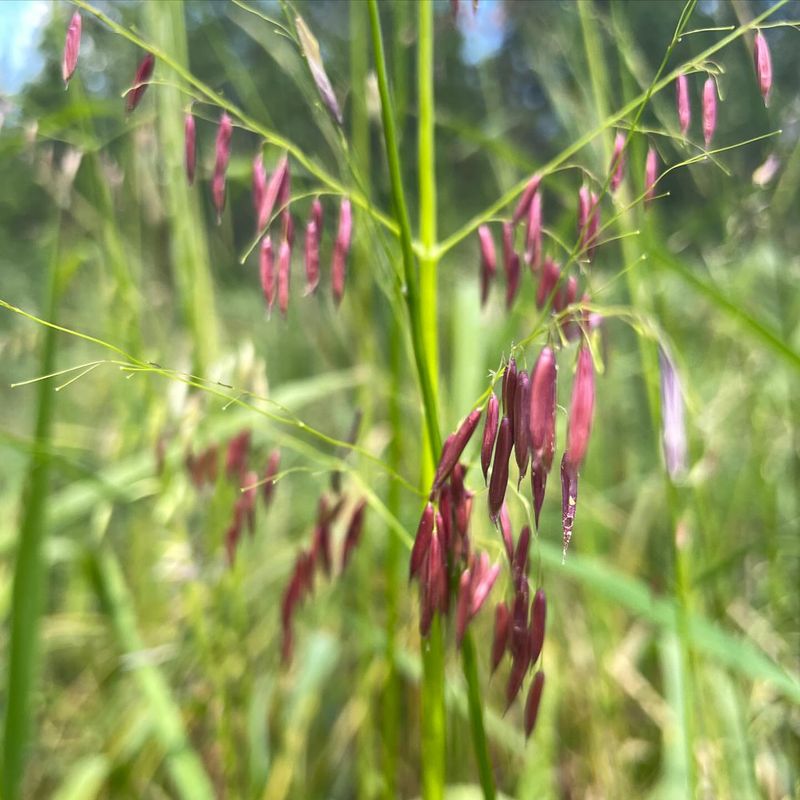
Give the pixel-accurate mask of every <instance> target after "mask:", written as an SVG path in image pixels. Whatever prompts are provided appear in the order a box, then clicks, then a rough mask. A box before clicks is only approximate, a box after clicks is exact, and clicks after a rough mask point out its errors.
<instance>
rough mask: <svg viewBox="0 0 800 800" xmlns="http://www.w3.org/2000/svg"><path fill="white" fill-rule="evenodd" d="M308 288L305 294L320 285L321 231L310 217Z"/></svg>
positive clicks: (307, 263) (307, 257)
mask: <svg viewBox="0 0 800 800" xmlns="http://www.w3.org/2000/svg"><path fill="white" fill-rule="evenodd" d="M305 262H306V290H305V294H306V295H309V294H313V293H314V292H315V291H316V290H317V286H318V285H319V231H318V230H317V223H316V222H315V221H314V220H313V219H310V220H309V221H308V224H307V225H306V252H305Z"/></svg>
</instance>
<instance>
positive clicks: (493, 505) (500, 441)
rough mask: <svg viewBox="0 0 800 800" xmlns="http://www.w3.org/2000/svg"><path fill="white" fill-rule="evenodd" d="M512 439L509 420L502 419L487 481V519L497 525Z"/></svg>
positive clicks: (505, 484) (504, 492)
mask: <svg viewBox="0 0 800 800" xmlns="http://www.w3.org/2000/svg"><path fill="white" fill-rule="evenodd" d="M512 444H513V437H512V432H511V420H510V419H509V418H508V417H503V420H502V422H501V423H500V429H499V430H498V432H497V443H496V444H495V446H494V461H493V464H492V477H491V479H490V480H489V517H490V518H491V520H492V522H494V523H497V518H498V516H499V514H500V509H501V508H502V506H503V500H504V499H505V496H506V488H507V486H508V459H509V458H510V457H511V446H512Z"/></svg>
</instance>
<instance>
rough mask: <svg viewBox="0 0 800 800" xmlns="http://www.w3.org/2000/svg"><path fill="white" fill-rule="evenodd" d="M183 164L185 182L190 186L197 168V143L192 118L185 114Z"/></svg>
mask: <svg viewBox="0 0 800 800" xmlns="http://www.w3.org/2000/svg"><path fill="white" fill-rule="evenodd" d="M183 164H184V167H185V168H186V182H187V183H188V184H189V186H191V185H192V184H193V183H194V173H195V168H196V166H197V142H196V133H195V125H194V117H193V116H192V115H191V114H187V115H186V116H185V117H184V118H183Z"/></svg>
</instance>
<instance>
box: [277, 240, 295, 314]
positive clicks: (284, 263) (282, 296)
mask: <svg viewBox="0 0 800 800" xmlns="http://www.w3.org/2000/svg"><path fill="white" fill-rule="evenodd" d="M291 268H292V246H291V245H290V244H289V242H288V241H287V240H286V239H284V240H283V241H282V242H281V249H280V252H279V253H278V308H279V309H280V311H281V314H282V315H283V317H284V319H285V318H286V314H287V312H288V311H289V283H290V277H291Z"/></svg>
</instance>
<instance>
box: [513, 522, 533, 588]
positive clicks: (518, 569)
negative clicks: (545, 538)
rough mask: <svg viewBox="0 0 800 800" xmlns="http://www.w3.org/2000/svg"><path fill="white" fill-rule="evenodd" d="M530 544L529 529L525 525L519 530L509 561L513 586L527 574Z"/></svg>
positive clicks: (517, 584)
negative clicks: (515, 545)
mask: <svg viewBox="0 0 800 800" xmlns="http://www.w3.org/2000/svg"><path fill="white" fill-rule="evenodd" d="M530 545H531V529H530V528H529V527H528V526H527V525H526V526H525V527H524V528H523V529H522V530H521V531H520V532H519V539H518V540H517V549H516V550H515V551H514V558H513V559H512V561H511V578H512V580H513V582H514V586H519V585H520V583H521V582H522V579H523V578H527V576H528V551H529V550H530Z"/></svg>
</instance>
